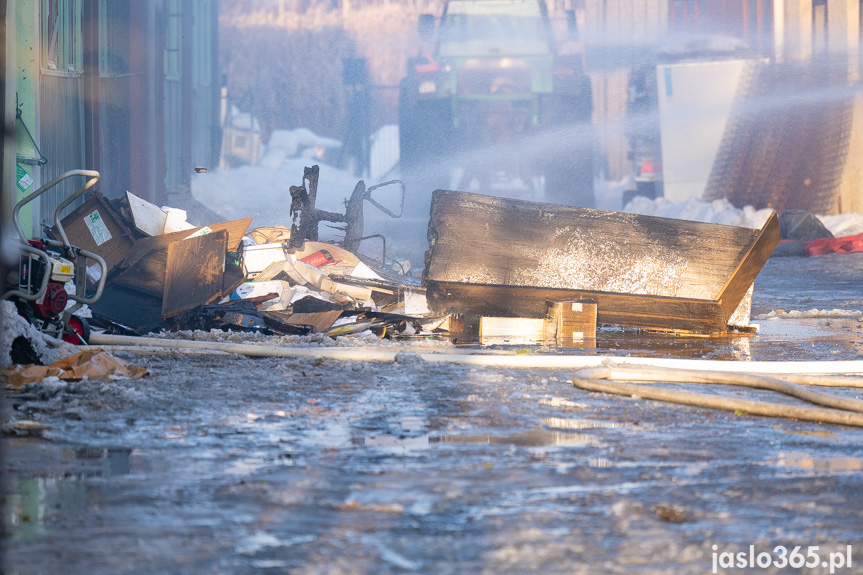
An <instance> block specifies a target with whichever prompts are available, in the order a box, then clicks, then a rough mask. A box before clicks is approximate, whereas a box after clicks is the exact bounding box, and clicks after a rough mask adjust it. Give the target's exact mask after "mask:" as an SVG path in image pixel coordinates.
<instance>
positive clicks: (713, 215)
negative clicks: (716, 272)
mask: <svg viewBox="0 0 863 575" xmlns="http://www.w3.org/2000/svg"><path fill="white" fill-rule="evenodd" d="M623 211H625V212H629V213H632V214H641V215H645V216H659V217H663V218H675V219H678V220H692V221H696V222H704V223H710V224H722V225H726V226H740V227H744V228H756V229H760V228H761V227H762V226H763V225H764V223H765V222H766V221H767V218H769V217H770V213H771V212H772V211H773V210H771V209H769V208H765V209H761V210H756V209H755V208H753V207H752V206H745V207H744V208H743V209H738V208H735V207H734V206H733V205H731V202H729V201H728V200H725V199H722V200H713V201H712V202H705V201H702V200H699V199H696V198H689V199H688V200H686V201H684V202H678V203H672V202H669V201H668V200H666V199H665V198H656V199H655V200H651V199H649V198H645V197H643V196H636V197H635V198H633V199H632V201H631V202H629V203H628V204H626V206H625V207H624V208H623Z"/></svg>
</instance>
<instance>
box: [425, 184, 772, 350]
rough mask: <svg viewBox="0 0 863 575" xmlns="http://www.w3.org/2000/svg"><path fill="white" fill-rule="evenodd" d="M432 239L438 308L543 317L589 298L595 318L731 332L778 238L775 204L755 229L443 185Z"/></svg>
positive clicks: (430, 282)
mask: <svg viewBox="0 0 863 575" xmlns="http://www.w3.org/2000/svg"><path fill="white" fill-rule="evenodd" d="M428 236H429V251H428V252H427V253H426V262H425V264H426V265H425V270H424V273H423V281H424V283H425V285H426V287H427V290H428V291H427V295H428V298H429V305H430V307H431V308H432V309H434V310H435V311H437V312H447V313H464V314H476V315H487V316H508V317H543V316H544V315H545V313H546V302H547V301H548V300H565V299H582V298H588V299H592V300H594V301H596V302H597V308H598V309H597V322H598V323H600V324H606V325H621V326H633V327H640V328H646V329H656V330H672V331H687V332H694V333H708V334H711V333H725V332H727V331H729V329H730V328H729V322H732V320H733V319H734V316H735V311H736V310H737V308H738V306H740V305H741V302H744V305H745V304H746V303H747V302H746V301H744V300H745V298H747V297H751V295H749V296H748V294H751V292H750V289H751V287H752V286H753V282H754V281H755V277H756V276H757V275H758V272H759V271H760V270H761V268H762V267H763V266H764V264H765V263H766V261H767V259H768V258H769V257H770V254H771V253H772V252H773V249H774V248H775V247H776V245H777V244H778V243H779V239H780V237H779V223H778V220H777V217H776V213H775V212H774V213H772V214H771V216H770V218H769V219H768V220H767V222H766V223H765V224H764V226H763V227H762V228H761V229H760V230H757V229H750V228H742V227H736V226H725V225H719V224H705V223H699V222H691V221H684V220H676V219H670V218H660V217H655V216H643V215H637V214H626V213H621V212H609V211H604V210H593V209H586V208H574V207H568V206H558V205H553V204H544V203H538V202H528V201H523V200H511V199H505V198H497V197H491V196H483V195H478V194H469V193H463V192H453V191H446V190H437V191H435V192H434V195H433V197H432V206H431V220H430V221H429V232H428ZM738 315H739V314H738ZM745 315H746V316H747V320H748V310H747V313H746V314H745ZM733 323H736V322H733ZM743 323H744V324H745V323H746V322H743ZM738 325H739V324H738Z"/></svg>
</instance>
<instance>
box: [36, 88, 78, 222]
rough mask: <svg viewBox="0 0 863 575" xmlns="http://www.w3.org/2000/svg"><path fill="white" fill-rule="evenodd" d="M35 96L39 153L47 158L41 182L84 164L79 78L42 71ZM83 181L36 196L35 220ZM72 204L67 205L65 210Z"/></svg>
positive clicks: (68, 182)
mask: <svg viewBox="0 0 863 575" xmlns="http://www.w3.org/2000/svg"><path fill="white" fill-rule="evenodd" d="M39 98H40V102H39V107H40V109H41V110H42V113H41V118H40V122H39V140H40V147H41V149H42V154H43V155H44V156H45V157H46V158H47V159H48V162H47V163H46V164H45V165H44V166H42V167H41V168H40V169H41V174H42V182H43V184H44V183H47V182H49V181H51V180H52V179H53V178H55V177H56V176H59V175H60V174H62V173H63V172H66V171H68V170H77V169H82V168H86V167H87V166H86V165H85V150H84V97H83V78H82V77H80V76H66V75H55V74H52V73H48V72H44V73H43V74H42V78H41V87H40V91H39ZM83 183H84V180H83V179H82V178H79V177H76V178H69V179H67V180H65V181H63V182H61V183H60V184H59V185H57V186H56V187H54V188H53V189H52V190H50V191H48V192H46V193H45V195H43V196H42V197H41V198H40V200H41V205H40V216H39V222H40V223H41V222H42V221H44V220H45V219H46V218H50V217H51V214H53V213H54V210H55V209H56V207H57V206H58V205H59V204H60V202H62V201H63V200H64V199H66V198H67V197H68V196H69V195H70V194H72V193H73V192H74V191H75V190H76V189H77V188H78V187H80V186H81V185H82V184H83ZM73 207H74V206H70V207H69V208H67V212H68V211H70V210H71V209H72V208H73ZM35 231H36V230H34V232H35ZM37 233H38V232H37Z"/></svg>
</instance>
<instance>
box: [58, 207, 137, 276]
mask: <svg viewBox="0 0 863 575" xmlns="http://www.w3.org/2000/svg"><path fill="white" fill-rule="evenodd" d="M60 223H61V224H62V225H63V229H64V230H65V231H66V236H67V237H68V238H69V242H70V243H71V244H72V245H73V246H77V247H79V248H83V249H85V250H89V251H91V252H93V253H96V254H99V255H100V256H102V259H104V260H105V264H106V265H107V266H108V272H110V271H111V270H113V269H114V268H115V267H116V266H117V265H118V264H120V263H121V262H122V261H123V260H124V259H126V256H127V255H128V254H129V251H131V249H132V245H133V244H134V243H135V240H134V237H133V236H132V231H131V230H130V229H129V228H128V227H126V225H125V224H124V223H123V221H122V220H121V219H120V216H119V215H118V214H117V212H116V211H114V208H113V207H111V205H110V204H109V203H108V202H107V200H106V199H105V198H104V196H102V194H100V193H99V192H93V194H92V195H91V196H90V199H88V200H87V201H86V202H84V203H83V204H81V205H80V206H78V208H76V209H75V210H74V211H73V212H72V213H71V214H69V215H68V216H66V217H65V218H63V219H62V220H61V221H60ZM53 235H54V237H55V239H59V234H56V233H55V234H53Z"/></svg>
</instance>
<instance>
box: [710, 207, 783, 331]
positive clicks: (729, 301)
mask: <svg viewBox="0 0 863 575" xmlns="http://www.w3.org/2000/svg"><path fill="white" fill-rule="evenodd" d="M780 240H781V237H780V233H779V218H778V217H777V215H776V212H773V213H772V214H771V215H770V218H768V220H767V222H765V224H764V226H762V228H761V231H759V232H758V236H757V237H756V239H755V242H754V243H753V244H752V247H751V248H750V249H749V251H748V252H747V253H746V255H745V256H744V257H743V259H742V260H741V261H740V263H739V264H738V266H737V269H735V270H734V272H732V274H731V277H729V278H728V283H726V284H725V287H723V288H722V291H720V292H719V296H718V297H717V298H716V299H717V301H719V303H720V305H721V306H722V310H723V312H724V313H725V321H728V320H729V319H730V318H731V316H732V315H733V314H734V311H735V310H736V309H737V306H738V305H740V302H741V300H743V297H744V296H745V295H746V292H748V291H749V288H750V286H752V282H754V281H755V277H756V276H757V275H758V272H760V271H761V268H763V267H764V264H766V263H767V260H768V258H770V254H772V253H773V250H774V249H776V246H777V245H779V241H780Z"/></svg>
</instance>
